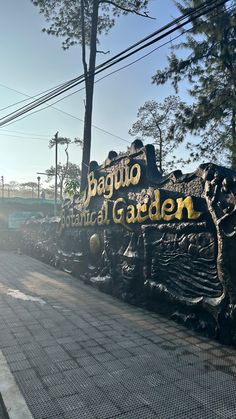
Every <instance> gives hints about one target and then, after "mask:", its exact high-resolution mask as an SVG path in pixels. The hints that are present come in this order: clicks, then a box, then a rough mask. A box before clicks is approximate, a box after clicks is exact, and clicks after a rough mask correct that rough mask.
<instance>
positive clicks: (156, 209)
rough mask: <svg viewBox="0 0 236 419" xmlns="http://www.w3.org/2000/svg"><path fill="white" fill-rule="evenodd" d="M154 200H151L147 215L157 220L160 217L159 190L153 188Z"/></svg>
mask: <svg viewBox="0 0 236 419" xmlns="http://www.w3.org/2000/svg"><path fill="white" fill-rule="evenodd" d="M154 196H155V201H153V202H152V203H151V205H150V207H149V211H148V215H149V218H150V220H151V221H157V220H160V219H161V211H160V191H159V190H158V189H155V191H154Z"/></svg>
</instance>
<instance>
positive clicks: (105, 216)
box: [103, 201, 110, 225]
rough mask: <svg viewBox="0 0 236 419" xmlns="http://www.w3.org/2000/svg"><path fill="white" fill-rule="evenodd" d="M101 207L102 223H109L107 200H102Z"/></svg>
mask: <svg viewBox="0 0 236 419" xmlns="http://www.w3.org/2000/svg"><path fill="white" fill-rule="evenodd" d="M103 208H104V224H106V225H109V224H110V220H109V219H108V201H104V203H103Z"/></svg>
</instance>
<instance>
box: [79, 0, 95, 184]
mask: <svg viewBox="0 0 236 419" xmlns="http://www.w3.org/2000/svg"><path fill="white" fill-rule="evenodd" d="M98 8H99V0H93V14H92V25H91V39H90V57H89V70H88V72H87V74H85V89H86V103H85V115H84V135H83V156H82V171H81V188H80V190H81V191H83V190H84V189H85V187H86V185H87V175H88V169H89V163H90V150H91V131H92V110H93V91H94V71H95V63H96V52H97V24H98Z"/></svg>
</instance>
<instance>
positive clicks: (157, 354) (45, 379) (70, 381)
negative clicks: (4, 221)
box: [0, 252, 236, 419]
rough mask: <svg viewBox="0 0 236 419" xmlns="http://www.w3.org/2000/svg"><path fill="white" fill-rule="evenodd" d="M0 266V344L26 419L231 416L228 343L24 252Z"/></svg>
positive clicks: (1, 258) (5, 256) (234, 408)
mask: <svg viewBox="0 0 236 419" xmlns="http://www.w3.org/2000/svg"><path fill="white" fill-rule="evenodd" d="M0 267H1V269H0V349H1V350H2V352H3V354H4V356H5V357H6V360H7V362H8V365H9V368H10V369H11V371H12V373H13V374H14V377H15V380H16V382H17V384H18V386H19V387H20V390H21V392H22V394H23V396H24V398H25V400H26V403H27V405H28V407H29V409H30V411H31V414H32V416H33V417H34V418H37V419H43V418H54V419H56V418H60V419H63V418H64V419H65V418H66V419H69V418H71V419H72V418H75V419H85V418H86V419H113V418H114V419H154V418H156V419H171V418H175V419H187V418H189V419H190V418H191V419H195V418H198V419H204V418H207V419H211V418H213V419H216V418H225V419H230V418H233V419H235V418H236V397H235V394H236V378H235V372H236V351H235V350H234V349H233V348H230V347H226V346H222V345H220V344H218V343H217V342H214V341H210V340H208V339H206V338H203V337H201V336H198V335H196V334H194V333H192V332H190V331H188V330H186V329H185V328H184V327H182V326H179V325H177V324H175V323H174V322H172V321H169V320H167V319H165V318H163V317H161V316H159V315H157V314H155V313H150V312H148V311H145V310H142V309H139V308H137V307H133V306H130V305H127V304H124V303H122V302H121V301H118V300H116V299H114V298H113V297H111V296H109V295H106V294H103V293H100V292H99V291H97V290H95V289H93V288H90V287H89V286H86V285H84V284H83V283H82V282H80V281H79V280H77V279H75V278H72V277H70V276H69V275H67V274H66V273H63V272H60V271H57V270H55V269H53V268H51V267H49V266H47V265H44V264H42V263H41V262H39V261H37V260H34V259H31V258H30V257H27V256H24V255H17V254H14V253H7V252H0ZM16 290H19V291H20V292H21V293H16ZM9 293H10V294H9ZM22 293H23V294H22ZM27 296H30V297H36V300H33V301H31V300H28V299H26V300H24V299H22V298H27ZM16 297H18V298H16Z"/></svg>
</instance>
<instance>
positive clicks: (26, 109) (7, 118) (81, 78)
mask: <svg viewBox="0 0 236 419" xmlns="http://www.w3.org/2000/svg"><path fill="white" fill-rule="evenodd" d="M228 1H229V0H224V1H221V2H220V3H215V4H214V6H213V5H212V6H211V7H209V3H208V5H207V7H206V5H205V9H206V10H203V11H201V12H200V13H199V12H198V13H197V14H196V9H195V10H194V13H195V14H194V15H193V17H192V18H188V19H187V21H185V22H183V23H181V24H179V25H178V26H177V27H175V28H172V29H170V30H169V31H167V32H166V33H164V34H162V35H160V36H158V37H157V38H154V39H153V40H151V41H149V42H148V43H146V44H144V45H142V46H139V47H138V48H136V49H135V50H134V51H131V52H130V53H128V54H126V55H124V56H121V57H120V58H118V59H115V58H116V57H117V56H119V55H123V54H124V52H125V51H127V50H128V49H126V50H124V51H122V52H121V53H119V54H117V55H116V56H114V57H112V58H111V59H110V60H107V61H106V62H105V63H102V64H101V65H100V66H98V67H96V69H95V72H94V75H97V74H99V73H100V72H102V71H104V70H106V69H107V68H110V67H111V66H113V65H115V64H117V63H118V62H120V61H123V60H124V59H126V58H128V57H130V56H132V55H133V54H135V53H137V52H139V51H140V50H142V49H144V48H147V47H148V46H150V45H152V44H153V43H155V42H157V41H159V40H160V39H163V38H164V37H166V36H168V35H170V34H171V33H173V32H175V31H176V30H178V29H180V28H182V27H183V26H185V25H186V24H188V23H191V22H192V21H193V20H196V19H198V18H199V17H201V16H203V15H205V14H206V13H209V12H210V11H213V10H214V9H215V8H216V7H219V6H220V5H223V4H225V3H227V2H228ZM192 14H193V12H192ZM179 19H183V16H182V17H181V18H179ZM169 25H170V24H168V25H166V26H169ZM172 25H173V24H172ZM159 31H160V30H159ZM156 32H157V31H156ZM150 37H153V34H151V35H150V36H149V37H146V38H145V39H148V38H150ZM142 42H143V41H142ZM137 44H139V43H136V44H135V45H137ZM129 48H131V47H129ZM132 48H133V46H132ZM114 59H115V60H114ZM109 62H110V64H109ZM106 63H108V64H107V65H106V66H105V64H106ZM104 66H105V67H104ZM101 67H102V68H101ZM83 82H84V76H82V75H81V76H79V77H78V78H77V81H76V83H74V84H71V83H72V81H70V82H68V83H66V86H65V87H64V88H63V89H62V88H60V91H58V89H55V90H54V91H53V93H52V94H51V95H50V99H53V98H54V97H57V96H58V95H60V94H62V93H64V92H66V91H67V90H69V89H71V88H73V87H75V86H76V85H78V84H81V83H83ZM48 100H49V97H48V95H47V97H46V98H45V97H44V96H43V97H42V98H40V99H39V100H38V101H36V102H35V101H34V102H32V103H31V104H30V105H27V107H23V108H20V109H18V110H17V111H15V112H13V113H11V114H8V115H7V116H5V117H3V118H1V119H4V121H3V122H2V123H0V126H1V125H5V124H6V123H7V122H10V121H11V120H13V119H16V118H18V117H19V116H21V115H23V114H24V113H27V112H29V111H31V110H32V109H34V108H35V107H38V106H40V105H41V104H43V103H45V102H46V101H48ZM13 114H14V115H13Z"/></svg>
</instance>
